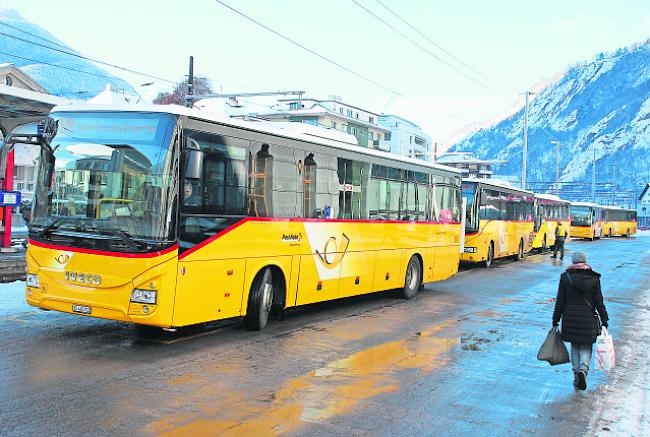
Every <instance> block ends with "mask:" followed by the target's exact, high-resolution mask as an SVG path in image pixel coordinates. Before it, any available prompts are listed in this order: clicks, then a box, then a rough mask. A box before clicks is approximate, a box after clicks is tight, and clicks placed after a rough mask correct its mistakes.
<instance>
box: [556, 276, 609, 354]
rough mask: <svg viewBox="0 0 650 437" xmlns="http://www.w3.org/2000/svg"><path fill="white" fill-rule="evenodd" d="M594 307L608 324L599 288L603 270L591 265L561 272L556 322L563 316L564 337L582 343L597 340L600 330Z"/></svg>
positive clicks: (603, 321) (591, 342) (604, 323)
mask: <svg viewBox="0 0 650 437" xmlns="http://www.w3.org/2000/svg"><path fill="white" fill-rule="evenodd" d="M585 299H586V300H587V301H588V302H589V305H587V302H585ZM590 306H591V308H590ZM594 308H595V309H596V311H598V314H599V315H600V320H601V321H602V323H603V325H607V321H608V320H609V317H608V316H607V310H606V309H605V304H604V303H603V295H602V293H601V291H600V273H596V272H594V271H593V270H590V269H589V270H585V269H571V268H569V269H567V271H566V272H564V273H562V275H561V276H560V286H559V288H558V292H557V300H556V302H555V311H554V312H553V324H558V323H559V321H560V318H561V319H562V340H564V341H569V342H572V343H579V344H593V343H595V342H596V337H598V334H599V332H598V321H597V320H596V318H595V316H594Z"/></svg>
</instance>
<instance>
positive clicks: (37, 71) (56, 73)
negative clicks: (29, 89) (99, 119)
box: [0, 5, 137, 99]
mask: <svg viewBox="0 0 650 437" xmlns="http://www.w3.org/2000/svg"><path fill="white" fill-rule="evenodd" d="M0 23H6V24H8V25H10V26H13V27H15V28H18V29H20V30H16V29H14V28H12V27H9V26H6V25H3V24H0V32H2V33H4V34H9V35H13V36H16V37H18V38H21V39H24V40H28V41H32V42H34V43H37V44H42V45H45V46H51V47H54V48H56V49H57V50H61V51H68V52H74V50H73V49H72V48H69V47H67V46H66V45H65V44H63V43H62V42H61V41H59V40H57V39H56V38H55V37H54V36H52V35H51V34H50V33H48V32H47V31H46V30H45V29H43V28H41V27H39V26H37V25H35V24H33V23H31V22H29V21H27V20H25V19H24V18H23V17H22V16H20V15H19V14H18V13H17V12H16V11H15V10H14V9H12V8H10V7H7V6H2V5H0ZM21 31H22V32H21ZM29 34H32V35H35V36H36V37H38V38H36V37H34V36H31V35H29ZM39 38H43V39H45V40H47V41H50V43H48V42H47V41H44V40H43V39H39ZM53 43H54V44H53ZM56 44H60V45H61V46H63V47H61V46H58V45H56ZM0 52H2V53H0V64H2V63H12V64H15V65H16V66H17V67H20V69H21V70H23V71H24V72H25V73H27V74H28V75H30V76H31V77H32V78H33V79H34V80H35V81H37V82H38V83H39V84H40V85H41V86H42V87H44V88H45V89H46V90H47V91H48V92H49V93H50V94H53V95H56V96H61V97H67V98H72V99H88V98H91V97H94V96H95V95H97V94H99V93H100V92H102V91H104V89H105V87H106V84H107V83H109V84H110V85H111V88H112V89H113V90H120V91H122V92H125V93H127V94H132V95H137V93H136V92H135V90H134V89H133V87H132V86H131V85H129V84H128V83H127V82H126V81H124V80H122V79H120V78H117V77H115V76H113V75H112V74H110V73H109V72H107V71H105V70H103V69H101V68H99V67H97V66H96V65H95V64H93V63H92V62H89V61H87V60H85V59H81V58H77V57H74V56H70V55H66V54H64V53H61V52H58V51H55V50H50V49H47V48H45V47H41V46H38V45H35V44H31V43H28V42H24V41H20V40H18V39H15V38H11V37H9V36H6V35H0ZM90 57H92V54H90ZM48 64H54V65H58V66H63V67H66V68H60V67H56V66H54V65H48ZM74 70H79V71H83V72H84V73H81V72H79V71H74Z"/></svg>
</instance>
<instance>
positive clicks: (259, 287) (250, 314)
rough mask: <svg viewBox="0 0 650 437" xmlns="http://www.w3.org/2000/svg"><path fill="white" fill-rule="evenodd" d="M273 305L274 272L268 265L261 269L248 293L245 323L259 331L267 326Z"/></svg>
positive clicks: (251, 329) (247, 326)
mask: <svg viewBox="0 0 650 437" xmlns="http://www.w3.org/2000/svg"><path fill="white" fill-rule="evenodd" d="M272 305H273V273H272V272H271V269H270V268H268V267H266V268H265V269H264V270H262V271H260V272H259V273H258V274H257V276H256V277H255V280H254V281H253V285H251V290H250V293H249V295H248V309H247V311H246V317H245V318H244V325H245V326H246V329H248V330H250V331H259V330H260V329H262V328H264V327H265V326H266V323H267V322H268V321H269V314H270V313H271V306H272Z"/></svg>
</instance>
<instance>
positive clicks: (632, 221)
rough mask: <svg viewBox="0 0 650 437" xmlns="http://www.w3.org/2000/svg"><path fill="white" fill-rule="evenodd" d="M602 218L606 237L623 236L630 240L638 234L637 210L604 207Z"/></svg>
mask: <svg viewBox="0 0 650 437" xmlns="http://www.w3.org/2000/svg"><path fill="white" fill-rule="evenodd" d="M602 217H603V234H604V235H607V236H608V237H612V236H614V235H621V236H625V237H627V238H629V237H631V236H632V235H634V234H636V225H637V223H636V210H634V209H623V208H617V207H614V206H603V207H602Z"/></svg>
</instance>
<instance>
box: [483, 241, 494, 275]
mask: <svg viewBox="0 0 650 437" xmlns="http://www.w3.org/2000/svg"><path fill="white" fill-rule="evenodd" d="M493 261H494V242H493V241H490V246H489V247H488V256H487V259H486V260H485V264H484V266H485V268H486V269H489V268H490V267H491V266H492V262H493Z"/></svg>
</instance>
